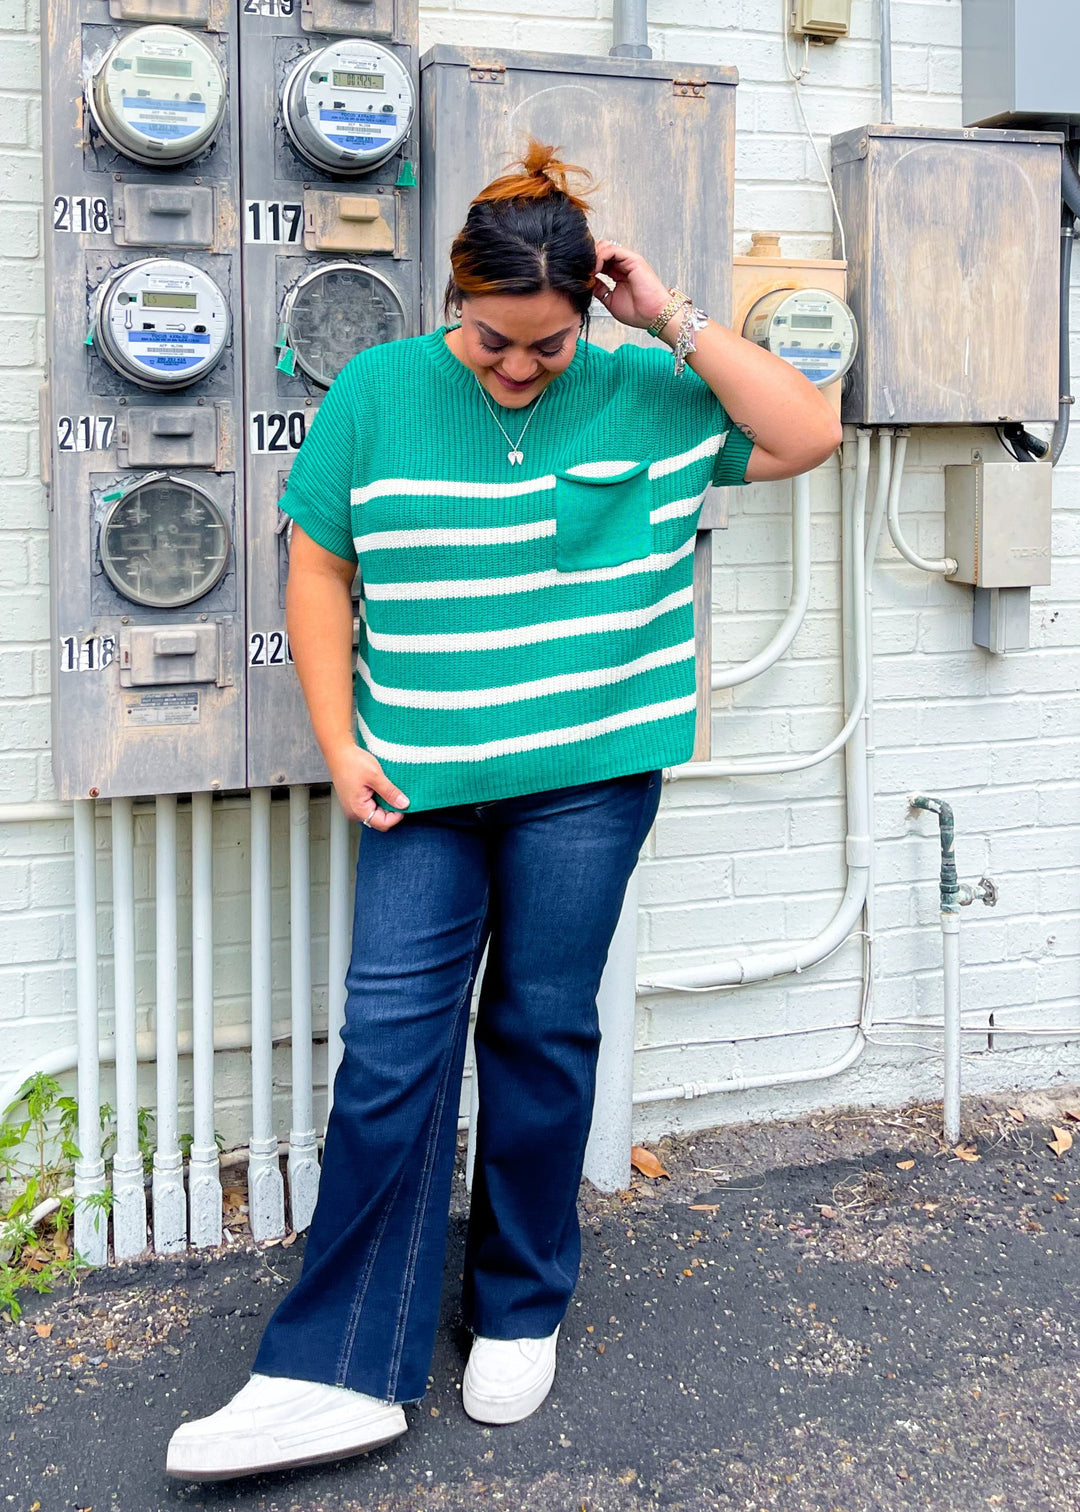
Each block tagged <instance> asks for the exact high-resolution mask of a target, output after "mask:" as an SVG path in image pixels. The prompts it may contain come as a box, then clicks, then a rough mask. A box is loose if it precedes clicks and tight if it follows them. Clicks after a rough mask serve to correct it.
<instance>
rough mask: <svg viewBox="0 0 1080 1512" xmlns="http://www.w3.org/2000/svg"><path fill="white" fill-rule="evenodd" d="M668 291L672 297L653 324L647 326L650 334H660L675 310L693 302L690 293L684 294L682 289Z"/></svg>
mask: <svg viewBox="0 0 1080 1512" xmlns="http://www.w3.org/2000/svg"><path fill="white" fill-rule="evenodd" d="M668 293H669V294H670V295H671V298H670V299H669V300H668V302H667V304H666V305H665V306H664V308H663V309H662V310H661V311H660V313H659V315H658V316H657V317H656V319H655V320H654V321H653V322H652V324H651V325H649V326H646V330H647V331H648V333H649V335H650V336H659V335H660V332H661V331H662V330H663V329H664V327H665V326H666V325H667V323H668V321H669V320H670V319H671V317H672V316H673V315H674V314H675V312H676V311H677V310H681V309H682V307H683V305H686V304H690V303H691V299H690V296H689V294H684V293H683V291H682V290H681V289H669V290H668Z"/></svg>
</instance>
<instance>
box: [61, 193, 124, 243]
mask: <svg viewBox="0 0 1080 1512" xmlns="http://www.w3.org/2000/svg"><path fill="white" fill-rule="evenodd" d="M52 228H53V230H54V231H96V232H98V234H99V235H104V234H105V233H106V232H108V231H111V230H112V219H111V218H110V216H109V202H108V200H106V199H100V198H97V197H94V198H91V196H90V195H88V194H58V195H57V196H56V197H55V199H54V200H53V220H52Z"/></svg>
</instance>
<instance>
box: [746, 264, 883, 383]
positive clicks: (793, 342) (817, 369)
mask: <svg viewBox="0 0 1080 1512" xmlns="http://www.w3.org/2000/svg"><path fill="white" fill-rule="evenodd" d="M742 333H743V335H744V336H745V337H746V338H747V340H748V341H753V342H755V343H756V344H757V345H758V346H762V347H765V348H766V349H767V350H768V351H770V352H772V353H774V354H775V356H777V357H782V358H783V359H784V361H785V362H790V363H791V365H792V367H795V368H798V370H799V372H800V373H802V375H803V377H804V378H809V380H810V382H811V383H812V384H814V386H815V387H816V388H825V387H826V386H827V385H828V384H830V383H835V382H836V380H837V379H838V378H842V377H843V376H844V374H845V373H846V372H847V370H848V368H849V367H850V366H851V364H852V363H853V362H854V360H855V351H856V348H857V346H858V331H857V328H856V325H855V317H854V315H852V313H851V311H850V310H849V309H848V307H847V305H846V304H845V303H844V301H843V300H842V299H840V298H839V296H838V295H836V294H832V293H830V292H829V290H827V289H774V290H773V291H772V293H770V294H766V295H765V296H764V298H762V299H759V300H758V302H757V303H756V304H755V305H754V307H753V309H752V310H751V311H750V313H749V315H747V317H746V320H745V322H744V323H743V332H742Z"/></svg>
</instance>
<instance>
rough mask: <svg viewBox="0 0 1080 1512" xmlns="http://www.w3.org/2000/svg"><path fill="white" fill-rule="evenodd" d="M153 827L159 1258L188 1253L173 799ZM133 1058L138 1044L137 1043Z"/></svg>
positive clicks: (163, 803) (161, 805) (166, 796)
mask: <svg viewBox="0 0 1080 1512" xmlns="http://www.w3.org/2000/svg"><path fill="white" fill-rule="evenodd" d="M155 811H156V816H157V817H156V822H155V824H154V897H155V917H156V927H155V931H154V936H155V938H154V950H155V955H156V964H157V999H156V1003H155V1007H154V1023H155V1028H156V1031H157V1067H156V1070H157V1119H156V1127H155V1131H154V1132H155V1137H156V1143H155V1148H154V1180H153V1193H154V1249H155V1250H156V1251H157V1253H158V1254H159V1255H171V1254H175V1253H176V1252H177V1251H178V1250H183V1249H186V1248H187V1194H186V1193H185V1191H184V1157H183V1155H182V1154H181V1152H180V1140H179V1133H180V1131H179V1127H178V1122H177V1119H178V1090H179V1088H178V1081H179V1067H178V1060H179V1057H178V1055H177V1049H176V1036H177V1013H176V996H177V993H176V983H177V948H176V947H177V941H176V795H175V793H161V794H159V795H158V798H157V803H156V810H155ZM136 1055H138V1042H137V1040H136Z"/></svg>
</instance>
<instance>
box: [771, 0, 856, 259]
mask: <svg viewBox="0 0 1080 1512" xmlns="http://www.w3.org/2000/svg"><path fill="white" fill-rule="evenodd" d="M788 4H789V0H780V6H781V31H782V33H783V38H784V69H785V71H786V73H787V76H788V78H789V79H790V80H791V84H792V88H793V89H794V91H795V106H796V108H797V110H798V112H799V116H800V118H801V120H802V123H803V130H804V131H805V132H806V137H807V140H808V141H809V143H810V146H811V147H812V148H813V150H814V156H815V157H816V158H817V160H818V166H819V168H820V169H821V176H822V178H823V179H824V180H825V187H826V189H828V191H829V198H830V199H831V200H832V207H833V214H834V215H835V216H836V228H837V230H838V231H839V233H840V256H841V258H842V259H843V261H844V262H847V237H846V235H845V234H844V222H843V220H842V218H841V215H840V203H839V201H838V200H837V198H836V190H835V189H834V188H833V182H832V174H831V173H830V172H829V170H828V169H827V168H826V166H825V159H824V158H823V157H822V156H821V153H820V152H819V151H818V144H817V142H816V141H815V140H814V133H813V132H812V131H811V130H810V122H809V121H808V120H807V119H806V111H805V110H804V109H803V100H802V91H801V87H800V86H801V84H802V81H803V79H804V78H805V77H806V75H807V74H808V73H809V72H810V66H809V61H808V60H809V57H810V38H809V37H808V36H807V35H806V34H805V33H804V34H803V60H802V64H801V66H800V67H799V68H798V69H795V68H793V67H792V63H791V50H790V48H789V47H788V42H789V40H790V35H791V33H790V31H789V14H788Z"/></svg>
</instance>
